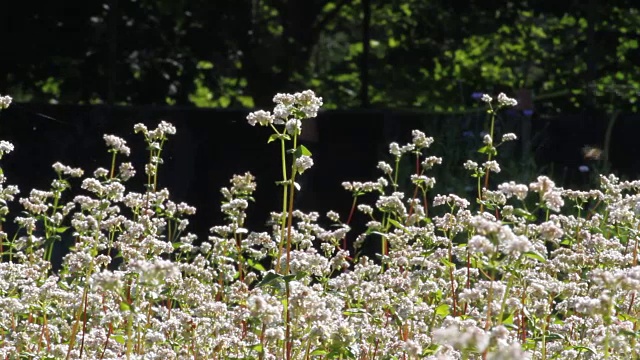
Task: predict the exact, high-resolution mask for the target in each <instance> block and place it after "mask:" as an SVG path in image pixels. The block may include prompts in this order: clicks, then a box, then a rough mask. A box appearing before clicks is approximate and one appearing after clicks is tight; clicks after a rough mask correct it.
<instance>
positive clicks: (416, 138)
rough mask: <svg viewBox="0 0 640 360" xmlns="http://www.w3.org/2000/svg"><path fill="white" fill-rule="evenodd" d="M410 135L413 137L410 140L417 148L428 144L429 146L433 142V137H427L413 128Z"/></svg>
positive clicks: (426, 146) (425, 146)
mask: <svg viewBox="0 0 640 360" xmlns="http://www.w3.org/2000/svg"><path fill="white" fill-rule="evenodd" d="M411 136H412V138H413V139H412V140H411V142H412V143H413V145H414V146H415V147H416V148H418V149H422V148H428V147H429V146H431V144H433V138H431V137H427V136H426V135H425V134H424V133H423V132H422V131H420V130H413V131H412V132H411Z"/></svg>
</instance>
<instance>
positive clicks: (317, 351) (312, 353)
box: [309, 349, 328, 356]
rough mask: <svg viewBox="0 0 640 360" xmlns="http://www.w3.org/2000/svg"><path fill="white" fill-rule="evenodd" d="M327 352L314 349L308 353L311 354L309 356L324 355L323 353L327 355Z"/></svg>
mask: <svg viewBox="0 0 640 360" xmlns="http://www.w3.org/2000/svg"><path fill="white" fill-rule="evenodd" d="M327 354H328V352H327V350H322V349H315V350H313V351H312V352H311V353H310V354H309V355H311V356H324V355H327Z"/></svg>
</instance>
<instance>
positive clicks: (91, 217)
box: [0, 90, 640, 360]
mask: <svg viewBox="0 0 640 360" xmlns="http://www.w3.org/2000/svg"><path fill="white" fill-rule="evenodd" d="M483 100H484V101H485V102H486V106H487V107H488V110H489V116H490V124H489V128H488V129H487V137H485V139H484V141H483V143H482V144H478V145H479V148H480V151H479V153H480V156H481V157H483V158H482V159H476V160H474V159H469V160H468V161H467V162H466V163H465V164H464V167H465V168H467V169H469V170H470V171H471V175H472V176H473V178H472V179H471V180H470V181H472V182H473V183H474V185H477V186H478V194H477V197H476V198H474V199H467V198H465V197H463V196H459V195H457V194H432V193H431V192H430V191H432V189H433V185H434V184H435V181H436V180H435V179H434V178H432V177H429V176H428V172H429V170H430V169H431V168H432V167H433V166H436V165H438V164H440V163H442V162H444V161H446V159H442V158H440V157H438V156H436V155H434V154H431V153H429V151H430V145H431V144H432V143H433V142H434V139H432V138H431V137H428V136H427V135H426V134H424V133H423V132H421V131H418V130H414V131H413V132H412V133H411V134H410V135H411V137H410V141H409V142H408V143H406V144H404V145H401V144H396V143H393V144H391V145H390V146H389V152H390V158H391V159H390V161H389V162H386V161H381V162H380V163H378V165H377V167H378V169H379V170H380V171H381V174H382V175H381V177H380V178H378V179H376V180H373V181H370V182H345V183H343V186H344V188H345V189H346V190H347V191H348V192H349V193H350V194H351V196H352V198H353V199H352V208H351V211H350V214H349V215H348V216H347V218H346V220H345V221H344V222H343V221H342V220H341V219H342V218H341V216H340V214H338V213H336V212H334V211H329V212H328V213H327V214H326V217H325V216H321V215H320V214H319V213H317V212H310V213H304V212H301V211H299V210H296V209H294V208H293V204H294V203H293V199H294V195H295V194H296V192H297V191H308V189H300V187H299V186H297V184H296V178H297V177H298V176H302V175H303V173H304V171H305V170H307V169H308V168H309V167H310V166H312V164H313V162H312V160H311V152H310V151H309V150H308V149H307V148H306V147H304V146H303V145H301V144H298V136H299V135H300V133H301V131H302V126H303V124H304V121H305V119H308V118H311V117H315V116H316V114H317V112H318V110H319V107H320V106H321V104H322V100H321V99H320V98H318V97H317V96H316V95H315V94H314V93H313V92H311V91H309V90H307V91H304V92H301V93H296V94H278V95H276V97H275V98H274V102H275V108H274V109H273V110H272V112H266V111H256V112H253V113H251V114H250V115H249V116H248V117H247V120H248V122H249V123H250V124H251V125H255V124H260V125H262V126H269V127H271V128H272V129H273V131H274V133H273V135H271V136H270V137H269V139H268V140H267V142H272V141H276V140H278V141H279V142H280V145H281V158H280V165H281V168H282V180H281V181H280V182H279V183H278V184H277V185H279V186H282V195H283V199H282V204H274V205H275V206H276V207H278V210H277V211H274V212H272V213H271V220H272V221H270V222H269V224H271V225H269V226H270V227H268V228H263V229H248V228H247V227H246V220H247V209H248V206H249V205H250V203H251V201H252V200H253V193H254V192H255V190H256V186H257V185H256V182H255V177H254V176H253V175H252V174H251V173H249V172H247V173H245V174H242V175H235V176H233V178H232V179H231V181H230V184H229V186H228V187H225V188H223V189H222V191H221V195H222V204H221V211H222V213H223V214H224V215H225V219H226V220H225V222H224V223H223V224H218V225H215V226H213V227H211V229H210V233H209V234H208V236H206V237H205V236H203V237H202V238H200V239H198V238H197V237H196V235H194V234H191V233H189V232H188V220H187V219H186V218H187V217H188V216H189V215H191V214H193V213H194V212H195V209H194V208H192V207H190V206H189V205H187V204H184V203H175V202H173V201H172V200H171V196H170V192H169V190H167V189H160V188H158V184H159V182H158V176H159V175H160V172H159V171H158V170H159V168H160V165H161V164H162V155H163V152H162V150H163V147H164V144H165V143H166V141H168V139H169V136H170V135H174V134H175V133H176V129H175V128H174V127H173V126H172V125H171V124H168V123H166V122H161V123H160V124H159V125H158V127H157V128H156V129H154V130H148V129H147V128H146V126H144V125H142V124H138V125H136V126H135V131H136V132H137V133H140V134H142V136H144V138H145V140H146V142H147V148H148V151H149V161H148V162H147V164H146V165H144V171H145V175H146V182H145V185H146V190H145V191H144V192H142V193H138V192H133V191H129V190H128V189H127V187H128V186H129V187H130V185H129V184H130V183H131V182H133V181H136V179H137V178H136V176H135V173H136V171H135V165H134V164H131V163H129V162H126V157H127V156H129V154H130V152H131V149H129V147H128V146H127V144H126V142H125V141H124V140H123V139H121V138H119V137H117V136H114V135H105V136H104V140H105V143H106V146H107V151H108V153H109V154H110V157H111V158H110V161H109V162H108V164H109V165H108V166H107V167H106V168H98V169H95V170H94V171H93V172H92V173H91V174H90V175H89V176H87V175H85V173H84V172H83V171H82V170H81V169H76V168H72V167H69V166H66V165H62V164H60V163H56V164H54V165H53V170H54V173H55V174H56V177H55V179H54V180H53V182H52V183H51V187H50V189H49V190H46V191H38V190H32V191H30V192H28V193H27V197H25V198H22V199H19V200H18V203H19V205H20V206H21V207H22V208H23V210H22V211H21V213H20V216H13V217H12V216H10V214H9V206H8V204H9V203H10V202H12V201H14V199H15V197H16V195H17V194H18V189H17V187H15V186H11V185H5V184H6V178H5V177H4V174H3V173H0V218H1V220H2V221H3V222H4V221H14V222H15V223H16V224H17V226H18V228H19V229H18V231H17V232H16V233H15V234H12V236H9V235H8V234H6V233H5V232H0V239H1V241H0V246H1V248H0V252H1V254H2V257H1V260H2V262H0V309H2V311H0V358H1V359H23V358H26V359H32V358H33V359H221V360H222V359H225V360H226V359H247V360H249V359H250V360H263V359H274V360H275V359H278V360H280V359H287V360H290V359H296V360H297V359H304V360H307V359H321V360H328V359H359V360H369V359H402V360H408V359H434V360H435V359H545V360H546V359H633V358H638V356H639V353H640V349H639V345H638V341H637V337H638V311H639V310H640V305H638V300H637V299H636V298H637V296H638V291H639V290H640V267H639V266H638V237H639V236H640V222H639V220H638V216H639V215H640V193H639V190H640V181H620V180H619V179H618V178H617V177H615V176H613V175H610V176H602V177H601V184H600V187H599V188H598V189H593V190H589V191H574V190H568V189H563V188H560V187H557V186H556V185H555V183H554V182H553V181H552V180H551V179H549V178H548V177H546V176H539V177H538V178H536V179H532V180H531V182H530V183H529V184H518V183H515V182H512V181H507V182H504V183H501V184H497V183H495V180H494V181H493V182H492V181H491V180H492V179H490V178H489V173H490V172H491V171H493V172H497V171H499V169H500V166H499V163H498V159H499V158H498V152H497V149H498V147H499V145H500V144H501V143H503V142H505V141H511V140H515V135H513V134H505V135H502V136H501V141H500V142H499V143H497V144H496V143H495V142H494V136H496V137H497V134H495V131H494V126H493V125H494V122H495V119H496V116H499V113H500V111H501V110H502V109H503V108H506V107H509V106H513V105H515V100H513V99H510V98H508V97H507V96H506V95H504V94H500V95H498V97H497V100H496V101H494V100H493V99H492V98H491V97H490V96H489V95H485V96H484V97H483ZM0 104H2V108H6V107H7V106H9V104H10V98H9V100H6V97H0ZM11 150H13V146H12V145H11V144H10V143H8V142H4V141H2V142H0V156H3V155H5V154H6V153H8V152H10V151H11ZM405 157H411V160H412V162H414V163H415V169H412V170H411V173H410V174H403V173H401V167H400V166H399V163H400V161H401V160H402V159H403V158H405ZM123 161H124V162H123ZM477 161H479V162H480V163H481V164H480V165H479V164H478V162H477ZM405 176H406V177H408V178H409V180H410V181H409V182H403V181H401V179H402V177H405ZM405 183H409V184H410V186H411V188H409V189H403V188H402V186H401V184H405ZM405 192H406V194H405ZM365 194H368V196H369V197H373V200H372V202H370V203H367V201H365V200H366V199H368V198H367V197H365V196H363V195H365ZM336 199H337V200H336V201H339V197H336ZM363 199H365V200H363ZM476 204H477V205H478V206H475V205H476ZM356 216H360V217H365V218H366V219H368V222H367V223H366V228H365V229H363V231H361V232H360V231H358V232H357V233H355V234H352V231H353V230H352V229H351V227H350V225H349V224H350V223H351V221H352V219H353V218H355V217H356ZM324 224H330V225H331V226H330V227H326V225H324ZM64 239H67V241H71V242H72V243H73V245H72V246H71V248H69V249H66V255H65V256H64V259H63V262H62V267H61V269H60V270H59V271H54V270H52V265H51V254H52V248H53V247H54V246H59V244H60V241H59V240H64ZM350 241H352V242H354V244H351V245H354V247H355V248H356V249H358V250H360V249H364V248H368V247H372V246H374V245H375V246H376V248H378V247H377V245H378V243H377V242H378V241H381V245H382V246H380V247H379V249H380V253H379V254H377V256H375V257H372V258H369V257H367V256H365V255H362V254H361V253H360V252H356V253H351V252H350V250H349V249H350V248H351V247H349V246H348V245H350V244H349V242H350Z"/></svg>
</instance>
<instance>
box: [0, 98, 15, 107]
mask: <svg viewBox="0 0 640 360" xmlns="http://www.w3.org/2000/svg"><path fill="white" fill-rule="evenodd" d="M11 100H13V99H12V98H11V96H9V95H5V96H0V109H6V108H8V107H9V105H11Z"/></svg>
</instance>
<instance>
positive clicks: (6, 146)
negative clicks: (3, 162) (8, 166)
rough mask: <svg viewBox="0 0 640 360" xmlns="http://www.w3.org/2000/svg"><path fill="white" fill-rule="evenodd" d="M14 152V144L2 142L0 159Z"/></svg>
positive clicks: (0, 143)
mask: <svg viewBox="0 0 640 360" xmlns="http://www.w3.org/2000/svg"><path fill="white" fill-rule="evenodd" d="M12 151H13V144H12V143H10V142H8V141H4V140H0V158H2V156H3V155H4V154H8V153H10V152H12Z"/></svg>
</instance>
